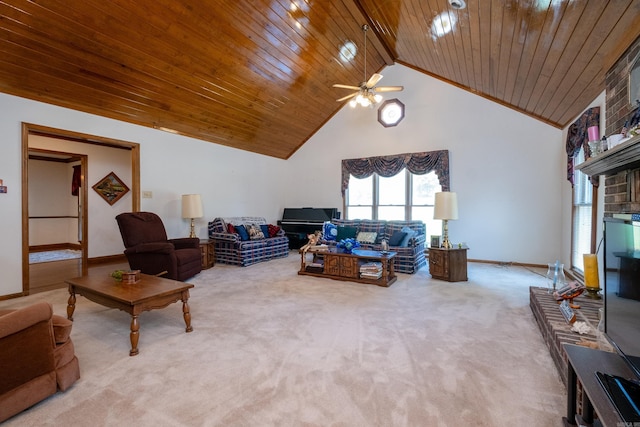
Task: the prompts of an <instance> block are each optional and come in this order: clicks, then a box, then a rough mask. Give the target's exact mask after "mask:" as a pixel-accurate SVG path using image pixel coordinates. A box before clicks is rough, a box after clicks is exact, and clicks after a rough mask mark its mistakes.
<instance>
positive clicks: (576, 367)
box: [562, 344, 633, 427]
mask: <svg viewBox="0 0 640 427" xmlns="http://www.w3.org/2000/svg"><path fill="white" fill-rule="evenodd" d="M563 347H564V350H565V352H566V354H567V361H568V368H567V415H566V417H563V419H562V421H563V423H564V425H565V426H577V425H587V426H591V425H594V424H593V421H594V414H597V418H598V420H599V422H600V424H597V425H602V426H604V427H620V426H621V425H624V424H623V421H622V419H621V418H620V416H619V415H618V412H617V411H616V408H615V406H613V403H611V401H610V400H609V397H608V396H607V394H606V392H605V391H604V389H603V388H602V386H601V385H600V383H599V381H598V379H597V377H596V372H597V371H601V372H606V373H607V374H610V375H617V376H620V377H623V378H633V372H632V371H631V369H630V368H629V366H628V365H627V364H626V362H625V361H624V360H623V359H622V357H620V356H619V355H618V354H617V353H609V352H606V351H600V350H594V349H591V348H587V347H581V346H578V345H573V344H563ZM578 381H579V382H580V384H582V398H581V402H580V403H581V405H580V406H581V407H582V408H581V411H580V413H578V402H577V398H578V393H577V392H578V386H577V384H578Z"/></svg>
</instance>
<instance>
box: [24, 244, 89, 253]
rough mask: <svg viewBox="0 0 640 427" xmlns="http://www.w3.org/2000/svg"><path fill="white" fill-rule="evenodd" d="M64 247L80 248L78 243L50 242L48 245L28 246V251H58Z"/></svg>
mask: <svg viewBox="0 0 640 427" xmlns="http://www.w3.org/2000/svg"><path fill="white" fill-rule="evenodd" d="M64 249H72V250H77V251H79V250H81V249H82V246H81V245H80V243H52V244H49V245H34V246H29V252H45V251H60V250H64Z"/></svg>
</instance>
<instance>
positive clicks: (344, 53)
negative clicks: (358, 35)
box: [340, 40, 358, 62]
mask: <svg viewBox="0 0 640 427" xmlns="http://www.w3.org/2000/svg"><path fill="white" fill-rule="evenodd" d="M356 53H358V46H356V44H355V43H354V42H352V41H351V40H347V41H346V42H344V44H343V45H342V46H340V60H341V61H342V62H349V61H352V60H353V58H355V57H356Z"/></svg>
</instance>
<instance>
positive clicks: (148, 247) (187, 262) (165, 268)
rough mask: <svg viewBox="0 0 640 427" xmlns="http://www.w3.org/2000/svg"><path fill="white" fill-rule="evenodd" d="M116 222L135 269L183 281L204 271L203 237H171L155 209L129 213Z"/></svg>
mask: <svg viewBox="0 0 640 427" xmlns="http://www.w3.org/2000/svg"><path fill="white" fill-rule="evenodd" d="M116 221H118V227H120V234H121V235H122V241H123V242H124V246H125V250H124V254H125V255H126V256H127V260H128V261H129V267H131V269H132V270H140V272H141V273H144V274H151V275H154V276H161V277H164V278H167V279H173V280H179V281H184V280H187V279H189V278H190V277H193V276H195V275H196V274H198V273H200V271H202V255H201V251H200V239H198V238H195V237H194V238H190V237H185V238H179V239H167V232H166V230H165V228H164V224H163V223H162V220H161V219H160V217H159V216H158V215H156V214H154V213H152V212H125V213H121V214H120V215H118V216H116Z"/></svg>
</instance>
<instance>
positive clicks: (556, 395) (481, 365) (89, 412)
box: [0, 252, 566, 427]
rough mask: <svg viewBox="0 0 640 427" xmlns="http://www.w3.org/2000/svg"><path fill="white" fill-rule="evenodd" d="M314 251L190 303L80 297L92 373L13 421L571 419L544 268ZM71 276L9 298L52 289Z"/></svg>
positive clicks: (226, 273) (218, 284)
mask: <svg viewBox="0 0 640 427" xmlns="http://www.w3.org/2000/svg"><path fill="white" fill-rule="evenodd" d="M298 268H299V258H298V256H297V254H295V253H294V252H292V253H291V255H290V256H289V257H288V258H284V259H279V260H273V261H269V262H267V263H261V264H257V265H254V266H251V267H246V268H241V267H232V266H225V265H220V264H217V265H216V266H215V267H214V268H212V269H210V270H205V271H203V272H202V273H201V274H199V275H198V276H196V277H195V278H193V279H191V280H190V282H191V283H193V284H194V285H195V288H194V289H192V291H191V299H190V301H189V303H190V307H191V313H192V325H193V327H194V331H193V332H192V333H189V334H187V333H185V332H184V321H183V318H182V311H181V304H173V305H170V306H169V307H167V308H165V309H162V310H155V311H151V312H146V313H143V314H142V315H141V316H140V342H139V348H140V354H139V355H138V356H135V357H129V346H130V343H129V323H130V317H129V316H128V315H127V314H126V313H124V312H120V311H118V310H113V309H107V308H105V307H102V306H100V305H97V304H95V303H92V302H90V301H88V300H86V299H84V298H82V297H78V301H77V305H76V310H75V314H74V318H75V322H74V327H73V332H72V339H73V340H74V343H75V347H76V354H77V356H78V358H79V360H80V370H81V379H80V380H79V381H78V382H77V383H76V384H75V385H74V386H73V387H72V388H71V389H70V390H68V391H67V392H65V393H58V394H56V395H55V396H53V397H51V398H49V399H47V400H45V401H43V402H41V403H40V404H38V405H36V406H34V407H32V408H31V409H29V410H27V411H25V412H23V413H22V414H20V415H18V416H16V417H14V418H12V419H10V420H9V421H7V422H6V425H7V426H19V425H20V426H22V425H52V426H53V425H56V426H58V425H69V426H115V425H118V426H120V425H138V426H147V425H148V426H336V427H337V426H427V427H431V426H492V427H493V426H511V425H536V426H560V425H561V424H562V423H561V417H562V415H563V414H564V412H565V403H566V395H565V389H564V386H563V385H562V382H561V380H560V377H559V376H558V373H557V371H556V368H555V366H554V364H553V362H552V360H551V357H550V355H549V352H548V350H547V348H546V346H545V344H544V342H543V340H542V337H541V334H540V332H539V330H538V327H537V325H536V323H535V320H534V319H533V315H532V313H531V310H530V309H529V286H545V284H544V278H543V277H542V276H540V275H537V274H534V273H532V272H530V271H528V270H527V269H525V268H521V267H513V266H511V267H502V266H496V265H490V264H475V263H470V264H469V279H470V280H469V282H459V283H448V282H442V281H437V280H432V279H431V278H430V276H429V274H428V270H427V269H426V268H423V269H422V270H421V271H420V272H419V273H418V274H415V275H404V274H401V275H399V279H398V281H397V282H396V283H395V284H393V285H392V286H391V287H390V288H380V287H377V286H371V285H363V284H357V283H349V282H339V281H333V280H327V279H319V278H314V277H306V276H298V275H297V269H298ZM67 296H68V293H67V291H66V290H65V289H60V290H55V291H49V292H44V293H39V294H36V295H32V296H29V297H25V298H20V299H13V300H7V301H0V308H9V307H22V306H25V305H28V304H30V303H32V302H35V301H40V300H45V301H49V302H51V303H52V304H53V306H54V312H55V313H57V314H61V315H65V313H66V303H67Z"/></svg>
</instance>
